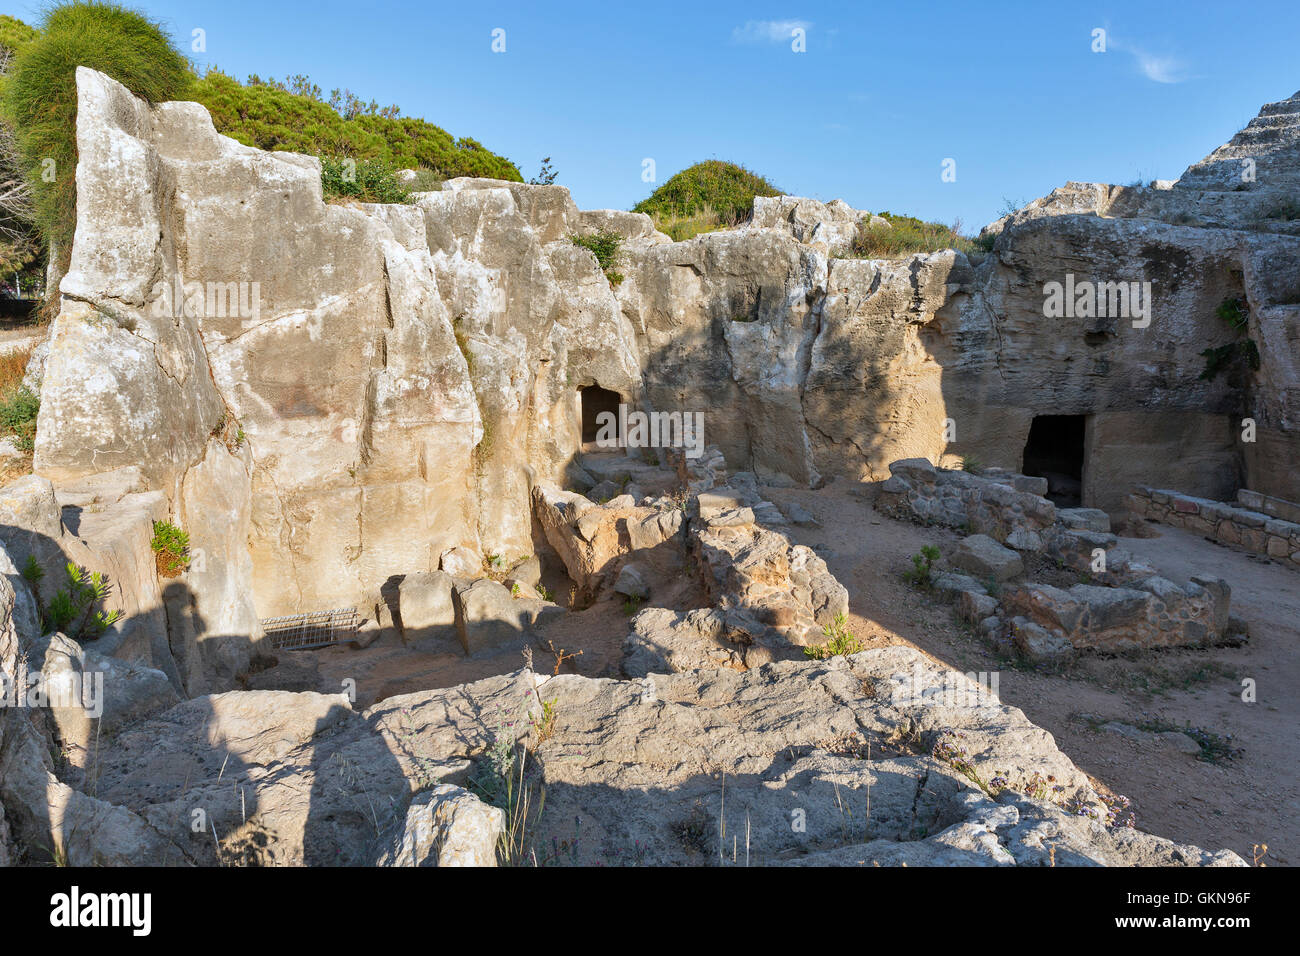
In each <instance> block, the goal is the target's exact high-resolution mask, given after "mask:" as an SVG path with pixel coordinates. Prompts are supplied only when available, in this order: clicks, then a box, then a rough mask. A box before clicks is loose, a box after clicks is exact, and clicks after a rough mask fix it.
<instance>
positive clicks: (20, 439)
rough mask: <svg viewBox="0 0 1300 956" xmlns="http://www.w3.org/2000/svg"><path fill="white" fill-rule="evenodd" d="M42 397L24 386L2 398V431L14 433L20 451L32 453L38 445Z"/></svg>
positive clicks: (0, 420)
mask: <svg viewBox="0 0 1300 956" xmlns="http://www.w3.org/2000/svg"><path fill="white" fill-rule="evenodd" d="M40 410H41V399H40V397H39V396H37V395H34V394H33V393H32V392H31V391H29V390H28V389H27V388H26V387H24V386H21V385H20V386H19V387H18V388H16V389H15V390H13V391H12V392H10V393H9V394H8V395H7V396H5V397H4V398H0V431H2V432H3V433H4V434H6V435H12V436H13V439H14V444H15V445H17V446H18V449H19V451H23V452H26V453H27V454H29V455H30V454H31V453H32V450H33V449H34V448H35V447H36V415H37V413H38V412H39V411H40Z"/></svg>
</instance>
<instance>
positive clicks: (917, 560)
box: [903, 544, 939, 589]
mask: <svg viewBox="0 0 1300 956" xmlns="http://www.w3.org/2000/svg"><path fill="white" fill-rule="evenodd" d="M938 560H939V549H938V548H936V547H935V546H934V545H932V544H927V545H925V546H924V547H922V548H921V552H920V554H914V555H912V566H911V567H910V568H908V569H907V570H906V571H904V572H903V580H904V581H906V582H907V583H908V584H911V585H913V586H915V587H918V588H925V589H928V588H929V587H930V576H931V574H933V572H934V562H936V561H938Z"/></svg>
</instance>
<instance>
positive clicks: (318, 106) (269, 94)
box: [190, 70, 523, 182]
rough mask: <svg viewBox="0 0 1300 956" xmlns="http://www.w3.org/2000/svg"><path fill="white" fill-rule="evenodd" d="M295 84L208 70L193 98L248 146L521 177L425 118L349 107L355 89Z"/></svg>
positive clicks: (446, 173)
mask: <svg viewBox="0 0 1300 956" xmlns="http://www.w3.org/2000/svg"><path fill="white" fill-rule="evenodd" d="M291 86H292V89H290V88H287V87H286V86H285V84H283V83H277V82H275V81H274V80H262V79H260V78H258V77H255V76H254V77H249V82H248V84H247V85H245V84H242V83H240V82H239V81H238V80H236V79H234V78H233V77H230V76H227V75H226V74H224V73H222V72H221V71H219V70H209V71H208V72H207V73H206V74H204V76H203V78H202V79H201V80H198V81H196V82H195V83H194V87H193V89H192V91H191V94H190V95H191V96H192V97H193V99H195V100H196V101H198V102H199V103H202V104H203V105H204V106H205V107H207V109H208V112H209V113H211V114H212V122H213V124H214V125H215V126H216V128H217V132H219V133H223V134H225V135H226V136H229V137H231V138H233V139H236V140H238V141H239V142H241V143H243V144H244V145H245V146H256V147H257V148H258V149H268V150H289V151H291V152H296V153H309V154H311V155H314V156H350V157H352V158H354V159H358V160H360V159H369V160H377V161H380V162H383V163H387V164H389V165H390V166H391V167H392V168H394V169H416V170H430V171H431V172H432V173H433V174H434V175H435V176H438V177H441V178H443V179H450V178H452V177H454V176H478V177H484V178H488V179H505V180H509V181H511V182H523V176H522V175H520V173H519V169H518V167H516V166H515V164H514V163H512V162H510V160H508V159H506V158H505V157H503V156H498V155H497V154H496V153H493V152H491V151H490V150H488V149H486V148H485V147H484V146H483V145H482V144H481V143H478V142H476V141H475V140H473V139H468V138H460V139H456V138H454V137H453V136H452V135H451V134H450V133H448V132H447V131H446V130H444V129H441V128H440V127H437V126H434V125H433V124H432V123H429V122H426V121H425V120H422V119H418V118H416V117H410V116H397V115H395V114H396V112H397V109H396V107H389V108H387V109H383V110H376V111H374V112H371V111H370V108H369V107H368V106H367V107H363V108H361V109H357V108H349V106H348V103H347V101H346V97H347V96H349V95H350V94H346V92H345V93H344V94H343V95H342V96H340V94H339V91H337V90H336V91H334V94H333V95H332V96H331V98H330V102H326V101H325V100H322V99H321V98H320V89H319V88H318V87H316V86H315V85H314V84H312V83H310V81H308V80H307V78H306V77H297V78H295V81H294V82H293V83H292V84H291ZM353 99H355V98H353ZM331 102H332V103H334V104H335V105H334V106H331V105H330V103H331ZM336 108H337V109H339V110H342V112H343V114H347V115H346V118H345V115H340V113H339V112H337V111H336ZM362 110H364V112H363V111H362Z"/></svg>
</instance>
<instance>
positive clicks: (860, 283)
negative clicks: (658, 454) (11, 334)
mask: <svg viewBox="0 0 1300 956" xmlns="http://www.w3.org/2000/svg"><path fill="white" fill-rule="evenodd" d="M78 84H79V97H80V101H79V109H78V123H79V127H78V136H79V151H80V157H81V162H80V165H79V169H78V177H77V179H78V190H79V192H78V210H79V216H80V222H79V229H78V233H77V241H76V242H75V243H74V249H73V258H72V268H71V270H70V271H69V273H68V275H67V276H66V277H65V278H64V280H63V283H62V285H61V292H62V295H63V299H62V309H61V312H60V315H59V318H58V319H57V320H56V322H55V323H54V326H53V330H52V334H51V337H50V341H49V347H48V358H47V360H46V362H45V366H44V378H43V382H42V385H41V388H42V407H41V417H40V427H39V430H38V438H37V448H36V469H37V472H38V473H39V474H42V475H44V476H46V477H48V478H50V479H51V480H53V481H54V482H55V483H56V485H61V484H64V483H67V482H72V481H76V480H80V479H81V478H83V477H84V476H87V475H93V474H97V473H101V472H103V471H105V470H108V469H112V468H117V467H135V468H138V469H139V470H140V472H141V474H142V476H143V479H144V481H145V483H146V486H147V488H148V489H150V490H157V491H161V492H162V493H163V495H164V496H165V498H166V500H167V506H168V510H169V513H170V514H171V515H172V517H173V518H174V519H177V518H178V519H180V523H182V524H183V525H185V526H187V529H188V530H190V532H191V536H192V539H193V542H194V545H195V547H196V549H198V550H201V551H203V552H205V553H208V554H222V555H231V556H232V557H231V559H229V560H223V561H220V562H210V563H209V564H208V567H207V570H206V571H202V572H198V571H196V572H194V573H193V574H192V580H189V581H188V582H187V585H188V587H189V589H190V592H191V595H192V600H191V601H189V607H190V612H189V613H190V617H191V619H199V618H201V619H202V621H203V622H204V627H205V628H206V630H207V631H208V632H209V633H211V632H217V633H230V634H232V635H235V636H242V637H243V639H244V640H245V641H248V640H254V639H256V636H257V635H256V633H255V632H256V624H255V618H257V617H263V618H264V617H268V616H271V615H275V614H281V613H288V612H292V611H296V610H316V609H320V608H323V607H332V606H338V605H346V604H348V603H356V602H357V601H359V600H361V599H362V598H363V597H364V596H365V595H366V594H367V593H369V592H370V591H371V590H373V589H374V588H375V587H378V586H380V585H381V584H383V582H384V581H386V580H387V579H388V578H389V577H391V576H392V575H394V574H407V573H414V572H419V571H432V570H435V569H436V567H437V556H438V555H440V554H441V553H442V552H443V551H445V550H447V549H448V548H451V547H455V546H465V547H468V548H469V549H470V550H472V551H473V552H475V553H476V554H505V553H528V552H529V551H531V547H532V544H533V541H532V528H531V512H532V501H531V500H530V499H531V494H532V490H533V489H534V488H535V487H537V486H538V485H539V484H540V483H543V482H552V483H554V484H555V485H556V486H562V485H564V484H566V479H567V478H568V477H570V476H572V475H574V471H573V466H574V460H573V459H574V456H575V454H576V452H577V451H578V448H579V445H580V439H581V426H582V422H581V414H582V412H581V398H580V396H579V390H580V389H581V388H583V387H585V386H588V385H599V386H601V387H602V388H605V389H608V390H610V391H613V392H615V393H616V394H617V395H618V396H620V397H621V398H622V399H623V400H624V401H625V402H627V403H629V404H631V405H634V406H637V407H642V408H649V409H657V410H662V411H687V412H689V411H702V412H704V413H705V415H706V424H705V429H706V433H707V437H708V441H709V442H710V443H712V444H715V445H717V446H718V447H719V448H720V449H721V451H722V452H723V454H724V455H725V456H726V457H727V459H728V460H729V461H731V462H732V463H733V464H734V465H736V466H737V467H739V468H745V469H749V470H752V471H754V472H756V473H757V474H758V475H759V476H760V477H762V478H764V479H768V480H773V481H795V482H800V483H809V484H816V483H817V482H819V481H821V480H823V477H824V476H834V475H847V476H851V477H854V478H868V479H877V478H885V477H887V466H888V463H889V462H891V461H896V460H898V459H900V458H905V457H908V458H910V457H925V458H928V459H931V460H942V459H943V456H944V455H948V456H954V455H957V454H963V455H972V456H975V457H978V458H980V459H981V460H983V461H985V462H987V463H989V464H991V465H1001V466H1003V467H1005V468H1007V469H1009V470H1013V471H1014V470H1017V469H1019V468H1020V466H1021V459H1022V455H1023V452H1024V449H1025V443H1026V438H1027V435H1028V432H1029V428H1030V424H1031V422H1032V420H1033V418H1034V416H1035V415H1041V414H1062V415H1087V416H1089V419H1088V420H1089V424H1088V428H1087V431H1086V436H1085V445H1086V447H1085V449H1084V456H1085V461H1086V467H1085V468H1084V479H1083V483H1084V486H1083V489H1082V497H1083V499H1084V503H1085V504H1090V505H1095V506H1098V507H1102V508H1104V509H1106V510H1112V511H1113V510H1117V509H1121V508H1122V507H1123V502H1124V496H1125V495H1126V494H1127V493H1128V491H1129V489H1130V487H1131V485H1132V484H1133V483H1137V482H1141V483H1145V484H1148V485H1162V486H1167V485H1172V486H1176V487H1182V488H1184V489H1186V490H1187V491H1188V492H1189V493H1193V494H1202V495H1206V496H1211V497H1214V496H1217V497H1228V496H1230V495H1231V493H1232V492H1234V491H1235V486H1236V484H1237V482H1238V476H1239V475H1243V474H1244V476H1245V478H1246V480H1247V482H1248V483H1249V484H1250V485H1251V487H1253V488H1256V489H1257V490H1259V491H1260V492H1261V493H1264V494H1275V495H1279V496H1281V497H1292V498H1295V497H1298V496H1300V495H1297V493H1296V492H1295V489H1294V479H1293V476H1292V475H1291V473H1290V469H1289V468H1288V467H1287V466H1286V462H1288V461H1290V460H1292V459H1293V458H1294V454H1293V452H1294V451H1295V450H1296V447H1297V446H1296V444H1295V443H1296V439H1295V428H1294V423H1293V422H1291V420H1290V417H1289V415H1290V413H1289V412H1288V410H1287V409H1288V408H1289V406H1290V404H1292V403H1290V402H1289V399H1288V398H1287V396H1288V395H1290V394H1291V393H1292V392H1293V391H1294V390H1295V388H1296V385H1295V382H1296V380H1297V375H1298V374H1300V372H1297V367H1298V366H1297V360H1296V354H1297V349H1296V343H1295V342H1294V341H1293V340H1292V336H1291V334H1290V332H1289V331H1288V329H1290V328H1291V327H1293V326H1294V321H1293V320H1294V313H1295V310H1296V309H1297V308H1300V306H1296V305H1295V304H1294V303H1296V302H1297V301H1300V285H1298V284H1297V283H1300V279H1298V278H1296V276H1297V275H1298V274H1300V272H1298V270H1297V269H1296V268H1295V263H1296V261H1297V258H1298V257H1300V238H1297V237H1296V236H1292V235H1287V234H1285V231H1278V230H1276V229H1273V228H1272V226H1271V225H1270V223H1271V221H1269V222H1267V223H1264V224H1263V225H1260V223H1261V222H1262V220H1258V219H1256V220H1251V219H1249V218H1248V217H1245V216H1235V217H1220V218H1219V219H1215V220H1213V221H1209V220H1206V221H1201V220H1196V221H1195V222H1193V221H1192V220H1191V219H1189V218H1188V217H1193V218H1194V214H1193V213H1192V212H1190V211H1188V210H1191V209H1192V208H1193V206H1196V204H1198V203H1201V204H1204V203H1206V202H1209V201H1210V199H1208V198H1206V197H1213V196H1219V197H1224V196H1237V195H1242V196H1252V195H1254V194H1255V193H1256V192H1259V193H1260V195H1261V196H1263V195H1264V193H1265V192H1267V191H1268V190H1270V189H1273V188H1274V187H1271V186H1266V185H1265V184H1264V182H1263V179H1262V178H1261V181H1260V183H1258V184H1253V185H1250V186H1249V188H1247V189H1246V190H1242V191H1239V192H1238V191H1234V192H1231V193H1221V192H1220V193H1216V192H1214V191H1213V189H1211V188H1210V187H1211V186H1212V185H1213V184H1212V183H1210V182H1209V180H1206V179H1205V177H1204V176H1201V174H1200V173H1199V172H1198V171H1197V169H1195V168H1194V169H1193V170H1192V171H1189V174H1188V176H1187V177H1186V179H1187V181H1186V182H1185V183H1180V184H1178V185H1177V186H1176V187H1175V188H1173V189H1160V190H1156V189H1151V190H1144V191H1141V192H1142V195H1141V196H1138V195H1137V194H1136V193H1134V192H1133V191H1132V190H1123V189H1119V188H1118V187H1102V186H1088V185H1080V184H1071V185H1070V186H1069V187H1066V188H1065V189H1064V190H1063V191H1058V193H1057V194H1053V196H1052V197H1048V198H1047V199H1045V200H1042V201H1040V202H1037V203H1034V204H1031V205H1030V206H1029V207H1026V209H1025V210H1022V211H1020V212H1018V213H1017V214H1016V215H1014V216H1011V217H1008V218H1007V219H1005V220H1003V221H1000V222H999V223H998V224H996V225H995V227H993V228H992V229H991V230H990V233H989V235H990V236H994V235H996V241H995V243H994V248H993V251H992V253H991V254H989V255H987V256H985V257H984V258H983V259H982V260H981V261H973V260H972V259H971V258H969V257H967V256H966V255H964V254H962V253H958V252H953V251H946V252H938V253H933V254H928V255H916V256H911V257H909V258H906V259H902V260H894V261H887V260H847V259H836V258H832V256H834V255H835V254H836V253H837V252H838V251H840V250H841V249H842V247H843V245H844V244H845V241H846V240H847V238H849V237H851V234H852V231H853V230H854V229H856V227H857V224H858V223H859V222H861V221H862V219H863V217H864V216H865V214H864V213H862V212H860V211H858V210H853V209H851V208H849V207H847V206H845V205H844V204H842V203H838V202H834V203H829V204H822V203H818V202H814V201H811V200H803V199H797V198H792V197H776V198H774V199H771V200H763V201H760V202H759V203H757V204H756V208H755V215H754V219H753V221H752V222H750V223H749V224H747V225H746V226H745V227H744V228H741V229H735V230H724V231H721V232H714V233H708V234H704V235H701V236H698V237H696V238H694V239H692V240H690V241H687V242H679V243H674V242H669V241H667V239H666V237H665V236H663V235H662V234H659V233H657V232H655V231H654V229H653V227H652V225H651V224H650V222H649V220H648V219H647V218H646V217H644V216H638V215H636V214H630V213H615V212H611V211H607V210H605V211H600V210H598V211H592V212H582V211H580V210H578V209H577V208H576V206H575V205H574V204H573V202H572V200H571V198H570V197H569V194H568V192H567V190H565V189H563V188H562V187H558V186H528V185H524V184H519V183H500V182H495V181H491V180H474V179H463V180H452V181H450V182H448V183H446V184H445V185H444V187H443V189H441V190H439V191H435V192H428V193H421V194H419V195H418V197H417V200H416V202H415V203H414V204H413V205H409V206H376V205H356V204H354V205H351V206H348V205H331V204H326V203H325V202H323V201H322V196H321V191H320V182H319V176H318V165H317V162H316V160H314V159H312V158H310V157H303V156H296V155H293V154H288V153H263V152H260V151H257V150H253V149H249V148H246V147H243V146H241V145H239V144H238V143H235V142H234V141H233V140H230V139H227V138H225V137H222V136H219V135H217V134H216V133H215V131H214V130H213V129H212V126H211V123H210V121H209V119H208V117H207V115H206V114H205V112H204V111H203V109H202V108H201V107H199V106H197V105H195V104H186V103H166V104H161V105H158V106H156V107H150V106H147V105H146V104H144V103H142V102H140V101H138V100H136V99H134V98H133V97H131V96H130V95H129V94H128V93H127V92H126V91H125V90H124V89H123V88H121V87H120V86H118V85H117V84H115V83H114V82H113V81H111V80H109V79H107V78H106V77H103V76H102V75H100V74H96V73H94V72H92V71H89V70H84V69H83V70H81V71H79V73H78ZM1266 109H1267V108H1266ZM1285 113H1286V111H1281V112H1279V111H1277V110H1274V111H1273V112H1271V113H1268V116H1272V117H1274V118H1277V117H1282V116H1283V115H1284V114H1285ZM1286 115H1289V114H1286ZM1273 125H1275V121H1274V120H1266V121H1262V122H1261V124H1256V126H1266V127H1267V128H1270V129H1271V128H1273ZM1251 135H1252V136H1253V135H1255V134H1251ZM1243 142H1244V141H1243ZM1286 142H1288V143H1289V140H1287V141H1286ZM1282 145H1283V146H1285V143H1283V144H1282ZM1239 148H1244V147H1243V146H1242V144H1237V146H1234V147H1233V149H1239ZM1270 150H1271V151H1270V152H1269V153H1268V156H1267V158H1266V160H1267V161H1266V162H1265V165H1266V166H1267V167H1268V169H1269V170H1270V171H1271V172H1270V176H1273V175H1275V174H1276V170H1277V169H1283V168H1286V169H1291V168H1293V166H1294V164H1292V163H1291V158H1292V157H1291V152H1292V151H1291V148H1290V147H1289V146H1287V147H1286V148H1282V147H1281V146H1279V148H1278V149H1272V147H1270ZM1234 155H1235V154H1234ZM1211 165H1212V166H1215V168H1218V167H1219V166H1220V165H1222V163H1221V162H1220V160H1219V159H1214V160H1212V161H1211ZM1274 167H1276V169H1275V168H1274ZM1211 178H1212V177H1211ZM1234 188H1235V187H1234ZM1147 193H1150V194H1151V195H1149V196H1148V195H1146V194H1147ZM1156 194H1159V195H1158V196H1157V195H1156ZM1270 195H1271V194H1270ZM1225 201H1226V200H1225ZM1261 201H1263V200H1261ZM1175 207H1177V208H1180V209H1182V210H1183V212H1185V213H1186V215H1185V216H1181V215H1179V214H1176V213H1175V212H1174V209H1175ZM1198 208H1199V207H1198ZM592 231H614V232H617V233H619V234H620V235H622V236H623V237H624V241H623V245H622V248H621V250H620V253H619V257H618V263H617V271H618V272H619V273H620V274H621V275H622V276H623V279H622V281H621V282H619V283H618V284H617V286H616V287H613V286H611V283H610V281H609V280H608V279H607V278H606V276H605V275H604V274H603V273H602V271H601V269H600V268H599V266H598V265H597V263H596V261H595V258H594V257H593V256H592V255H591V254H590V253H589V252H588V251H587V250H585V249H583V248H580V247H579V246H577V245H575V244H574V243H573V242H571V241H570V237H571V236H573V235H576V234H579V233H584V232H592ZM322 250H324V251H322ZM976 258H977V259H978V257H976ZM322 262H328V265H327V266H322ZM1067 274H1068V275H1070V276H1072V277H1074V278H1077V279H1079V280H1080V281H1090V282H1098V283H1106V282H1138V283H1139V285H1140V284H1141V282H1143V281H1147V282H1150V283H1151V284H1152V285H1151V288H1152V292H1151V297H1150V300H1149V302H1146V305H1149V306H1150V309H1149V315H1147V316H1146V318H1147V319H1149V321H1145V320H1141V319H1140V320H1138V322H1137V324H1136V325H1135V324H1134V322H1133V321H1132V320H1131V319H1130V318H1128V317H1127V316H1116V315H1109V314H1108V315H1101V314H1099V313H1097V312H1096V311H1095V310H1094V313H1093V314H1080V315H1078V316H1076V317H1071V318H1064V317H1062V318H1049V317H1048V316H1047V315H1045V311H1044V300H1045V289H1046V287H1047V286H1048V284H1049V283H1052V282H1063V281H1065V279H1066V276H1067ZM1229 297H1239V298H1241V299H1242V300H1243V301H1244V302H1245V303H1246V304H1247V311H1248V326H1247V329H1246V330H1245V333H1244V334H1245V335H1248V336H1249V337H1250V338H1252V339H1253V340H1255V341H1256V342H1257V343H1258V346H1259V352H1260V368H1259V369H1258V370H1257V371H1250V372H1248V374H1239V373H1233V374H1232V375H1228V376H1219V377H1217V378H1214V379H1205V378H1202V377H1201V375H1200V373H1201V370H1202V368H1203V364H1204V362H1203V359H1202V358H1201V356H1200V353H1201V352H1202V351H1203V350H1204V349H1205V348H1206V347H1207V345H1216V344H1221V343H1223V342H1225V341H1228V340H1229V338H1230V335H1231V333H1230V330H1228V329H1227V328H1226V327H1225V323H1223V321H1222V320H1221V319H1219V318H1218V317H1217V316H1216V314H1215V312H1216V309H1217V308H1218V306H1219V305H1220V304H1221V303H1222V302H1223V301H1224V300H1225V299H1226V298H1229ZM1133 304H1134V305H1135V306H1136V305H1137V302H1136V301H1135V302H1134V303H1133ZM1143 308H1145V306H1143ZM1145 314H1146V313H1145V312H1144V315H1145ZM87 369H93V370H94V374H87ZM1247 411H1249V412H1251V413H1252V415H1253V417H1254V418H1255V419H1256V424H1257V426H1258V440H1257V441H1256V442H1254V443H1248V444H1243V443H1241V442H1239V441H1238V437H1237V435H1238V431H1239V424H1240V423H1239V421H1238V420H1239V419H1240V418H1241V417H1243V416H1244V415H1245V413H1246V412H1247ZM1135 445H1141V446H1142V448H1143V450H1144V452H1145V453H1144V454H1143V455H1141V456H1138V455H1134V454H1132V453H1131V449H1132V447H1134V446H1135ZM593 483H594V482H593ZM394 516H401V517H400V519H397V520H394ZM244 542H246V546H245V545H244ZM245 553H246V554H247V557H244V556H243V555H244V554H245ZM241 594H242V595H248V594H251V595H252V596H253V600H252V602H248V601H244V602H242V603H241V601H240V595H241ZM182 603H183V602H182ZM254 608H255V612H254ZM213 646H215V645H213ZM223 666H224V665H223ZM217 669H218V670H220V669H221V668H217Z"/></svg>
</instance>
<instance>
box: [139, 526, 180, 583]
mask: <svg viewBox="0 0 1300 956" xmlns="http://www.w3.org/2000/svg"><path fill="white" fill-rule="evenodd" d="M149 546H150V547H151V548H153V554H154V563H155V564H156V566H157V570H158V576H159V577H162V578H174V577H176V576H177V575H179V574H180V573H181V572H182V571H185V570H188V568H189V565H190V536H189V535H188V534H186V533H185V532H184V531H182V530H181V529H180V528H178V527H176V525H174V524H172V523H171V522H170V521H155V522H154V523H153V540H152V541H150V542H149Z"/></svg>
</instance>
